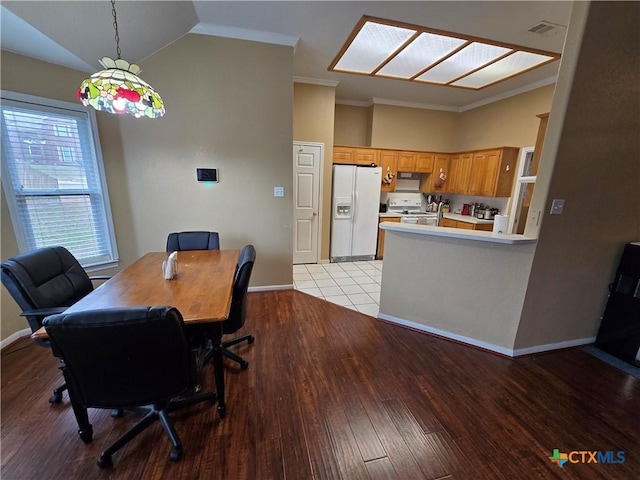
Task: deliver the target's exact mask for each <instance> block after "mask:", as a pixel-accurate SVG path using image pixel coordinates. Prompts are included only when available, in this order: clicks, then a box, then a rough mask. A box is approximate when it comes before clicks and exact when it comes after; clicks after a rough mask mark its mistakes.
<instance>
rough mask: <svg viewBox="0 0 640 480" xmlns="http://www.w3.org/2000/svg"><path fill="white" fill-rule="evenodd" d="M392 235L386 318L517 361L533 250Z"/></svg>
mask: <svg viewBox="0 0 640 480" xmlns="http://www.w3.org/2000/svg"><path fill="white" fill-rule="evenodd" d="M385 235H386V236H385V244H384V247H385V249H384V270H383V271H382V290H381V293H380V315H381V318H384V319H386V320H391V321H397V320H398V319H400V320H403V321H408V322H412V323H413V324H415V325H412V326H414V327H416V328H421V326H424V327H426V328H427V329H428V331H431V332H433V330H434V329H436V330H439V331H441V332H447V334H451V335H453V336H461V337H463V338H460V340H461V341H469V339H473V340H474V341H475V344H476V345H479V346H483V347H484V348H490V349H492V350H497V351H501V352H502V353H505V354H510V352H511V350H512V348H513V342H514V339H515V336H516V332H517V330H518V318H519V314H520V310H521V308H522V301H523V298H524V294H525V292H526V286H527V278H528V276H529V270H530V268H531V262H532V259H533V252H534V250H535V245H534V244H523V245H505V244H498V243H489V242H481V241H475V240H463V239H457V238H446V237H437V236H429V235H420V234H415V233H401V232H394V231H391V230H387V231H386V233H385ZM429 329H430V330H429ZM433 333H438V332H433ZM472 343H473V342H472Z"/></svg>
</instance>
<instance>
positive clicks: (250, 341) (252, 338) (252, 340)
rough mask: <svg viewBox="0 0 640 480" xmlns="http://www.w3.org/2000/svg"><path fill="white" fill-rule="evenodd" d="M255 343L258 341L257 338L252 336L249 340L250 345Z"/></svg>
mask: <svg viewBox="0 0 640 480" xmlns="http://www.w3.org/2000/svg"><path fill="white" fill-rule="evenodd" d="M255 341H256V339H255V337H254V336H253V335H251V336H250V337H249V338H247V342H248V343H253V342H255Z"/></svg>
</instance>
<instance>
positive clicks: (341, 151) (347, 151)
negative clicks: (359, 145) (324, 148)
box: [333, 146, 356, 164]
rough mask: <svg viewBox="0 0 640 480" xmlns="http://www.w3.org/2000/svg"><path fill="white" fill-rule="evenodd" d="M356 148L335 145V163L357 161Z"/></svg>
mask: <svg viewBox="0 0 640 480" xmlns="http://www.w3.org/2000/svg"><path fill="white" fill-rule="evenodd" d="M355 150H356V149H355V148H351V147H336V146H334V147H333V163H346V164H352V163H355Z"/></svg>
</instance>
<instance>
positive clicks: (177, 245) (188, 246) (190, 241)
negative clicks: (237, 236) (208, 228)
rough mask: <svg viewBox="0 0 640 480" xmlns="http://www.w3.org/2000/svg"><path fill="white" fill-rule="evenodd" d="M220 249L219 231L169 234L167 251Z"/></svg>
mask: <svg viewBox="0 0 640 480" xmlns="http://www.w3.org/2000/svg"><path fill="white" fill-rule="evenodd" d="M181 250H220V239H219V236H218V232H174V233H170V234H169V235H168V236H167V252H176V251H181Z"/></svg>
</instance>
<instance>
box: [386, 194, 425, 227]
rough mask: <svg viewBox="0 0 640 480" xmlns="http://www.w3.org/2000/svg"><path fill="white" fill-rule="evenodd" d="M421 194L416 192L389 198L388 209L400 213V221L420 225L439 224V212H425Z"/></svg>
mask: <svg viewBox="0 0 640 480" xmlns="http://www.w3.org/2000/svg"><path fill="white" fill-rule="evenodd" d="M422 208H423V207H422V200H421V195H420V194H418V196H415V194H413V195H411V194H409V195H407V196H398V197H394V198H389V200H388V201H387V211H388V212H391V213H398V214H400V223H415V224H420V225H431V226H433V227H435V226H437V225H438V214H437V213H436V212H425V211H424V210H423V209H422Z"/></svg>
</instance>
